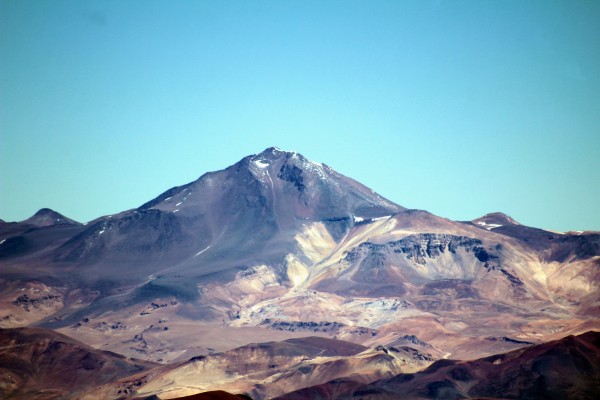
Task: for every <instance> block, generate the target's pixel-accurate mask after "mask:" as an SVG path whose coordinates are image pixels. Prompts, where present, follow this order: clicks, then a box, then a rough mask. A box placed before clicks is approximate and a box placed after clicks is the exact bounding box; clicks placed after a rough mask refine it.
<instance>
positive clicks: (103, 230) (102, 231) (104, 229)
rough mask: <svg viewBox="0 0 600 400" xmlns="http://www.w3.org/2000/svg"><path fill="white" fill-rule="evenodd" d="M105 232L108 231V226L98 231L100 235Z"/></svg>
mask: <svg viewBox="0 0 600 400" xmlns="http://www.w3.org/2000/svg"><path fill="white" fill-rule="evenodd" d="M104 232H106V227H105V226H104V227H102V230H101V231H100V232H98V235H102V234H103V233H104Z"/></svg>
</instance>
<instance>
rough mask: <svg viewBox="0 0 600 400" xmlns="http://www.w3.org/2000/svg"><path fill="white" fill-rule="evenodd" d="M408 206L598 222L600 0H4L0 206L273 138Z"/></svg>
mask: <svg viewBox="0 0 600 400" xmlns="http://www.w3.org/2000/svg"><path fill="white" fill-rule="evenodd" d="M269 146H277V147H280V148H282V149H284V150H295V151H298V152H300V153H302V154H304V155H305V156H306V157H307V158H309V159H311V160H314V161H320V162H324V163H326V164H328V165H330V166H331V167H332V168H334V169H336V170H337V171H338V172H340V173H343V174H345V175H348V176H350V177H353V178H354V179H357V180H359V181H360V182H362V183H364V184H366V185H367V186H369V187H371V188H372V189H374V190H375V191H377V192H378V193H380V194H381V195H383V196H385V197H387V198H389V199H390V200H392V201H394V202H396V203H398V204H400V205H403V206H405V207H409V208H420V209H425V210H428V211H430V212H433V213H434V214H437V215H440V216H443V217H446V218H450V219H455V220H469V219H473V218H476V217H479V216H481V215H483V214H485V213H487V212H492V211H503V212H505V213H507V214H509V215H511V216H512V217H513V218H515V219H516V220H517V221H520V222H522V223H525V224H527V225H531V226H536V227H542V228H547V229H555V230H562V231H566V230H586V229H589V230H600V208H599V205H600V2H599V1H593V0H589V1H586V0H566V1H552V0H543V1H522V0H520V1H483V0H481V1H479V0H477V1H323V0H321V1H307V0H302V1H264V2H263V1H252V0H244V1H239V2H238V1H214V2H213V1H181V0H180V1H153V0H149V1H121V0H119V1H97V2H96V1H81V0H76V1H61V0H56V1H41V0H40V1H27V0H18V1H17V0H0V218H1V219H4V220H6V221H14V220H22V219H25V218H27V217H29V216H31V215H32V214H33V213H35V212H36V211H37V210H38V209H39V208H42V207H49V208H52V209H54V210H56V211H58V212H60V213H63V214H65V215H66V216H67V217H70V218H73V219H76V220H79V221H82V222H84V221H88V220H91V219H93V218H96V217H98V216H101V215H106V214H112V213H116V212H119V211H123V210H125V209H129V208H133V207H137V206H139V205H141V204H142V203H144V202H146V201H148V200H150V199H151V198H154V197H155V196H157V195H158V194H160V193H161V192H163V191H164V190H166V189H168V188H170V187H172V186H175V185H180V184H184V183H187V182H190V181H192V180H195V179H196V178H198V177H199V176H200V175H202V174H203V173H205V172H208V171H213V170H218V169H222V168H225V167H227V166H229V165H231V164H233V163H235V162H236V161H238V160H239V159H241V158H242V157H244V156H246V155H249V154H255V153H258V152H260V151H262V150H263V149H265V148H266V147H269Z"/></svg>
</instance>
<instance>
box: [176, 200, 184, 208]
mask: <svg viewBox="0 0 600 400" xmlns="http://www.w3.org/2000/svg"><path fill="white" fill-rule="evenodd" d="M182 203H183V201H180V202H179V203H177V204H175V207H179V206H180V205H181V204H182Z"/></svg>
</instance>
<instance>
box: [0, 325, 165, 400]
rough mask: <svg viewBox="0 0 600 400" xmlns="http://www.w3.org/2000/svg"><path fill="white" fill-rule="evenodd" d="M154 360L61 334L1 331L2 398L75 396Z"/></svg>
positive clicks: (140, 368)
mask: <svg viewBox="0 0 600 400" xmlns="http://www.w3.org/2000/svg"><path fill="white" fill-rule="evenodd" d="M154 366H156V364H154V363H150V362H146V361H140V360H133V359H128V358H125V357H123V356H120V355H118V354H115V353H111V352H106V351H98V350H95V349H93V348H91V347H89V346H86V345H85V344H83V343H81V342H78V341H76V340H74V339H72V338H69V337H67V336H65V335H62V334H60V333H56V332H52V331H49V330H45V329H37V328H15V329H0V398H3V399H40V400H41V399H55V398H75V397H76V396H77V395H78V394H81V393H83V392H85V391H87V390H89V389H91V388H93V387H95V386H98V385H101V384H103V383H106V382H111V381H114V380H116V379H119V378H121V377H123V376H127V375H131V374H133V373H137V372H141V371H145V370H148V369H149V368H152V367H154Z"/></svg>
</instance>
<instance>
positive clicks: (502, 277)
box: [0, 148, 600, 399]
mask: <svg viewBox="0 0 600 400" xmlns="http://www.w3.org/2000/svg"><path fill="white" fill-rule="evenodd" d="M599 316H600V248H599V234H598V233H595V232H575V233H571V232H568V233H555V232H548V231H544V230H540V229H536V228H530V227H526V226H523V225H521V224H519V223H518V222H516V221H514V220H513V219H512V218H510V217H508V216H506V215H504V214H500V213H494V214H488V215H486V216H484V217H482V218H479V219H476V220H474V221H471V222H455V221H450V220H448V219H444V218H441V217H438V216H435V215H433V214H430V213H428V212H426V211H421V210H407V209H404V208H403V207H401V206H398V205H396V204H394V203H391V202H389V201H388V200H385V199H383V198H381V197H380V196H378V195H377V194H375V193H373V192H372V191H371V190H369V189H368V188H366V187H365V186H363V185H361V184H360V183H358V182H356V181H354V180H352V179H350V178H348V177H345V176H343V175H340V174H338V173H337V172H335V171H333V170H331V169H330V168H329V167H327V166H326V165H324V164H320V163H315V162H311V161H309V160H307V159H305V158H304V157H303V156H301V155H300V154H297V153H294V152H284V151H281V150H279V149H276V148H270V149H267V150H265V151H263V152H262V153H260V154H257V155H253V156H249V157H246V158H244V159H242V160H240V161H239V162H238V163H236V164H235V165H232V166H230V167H228V168H226V169H224V170H222V171H217V172H210V173H207V174H204V175H202V176H201V177H200V178H199V179H198V180H196V181H194V182H191V183H188V184H186V185H183V186H178V187H174V188H172V189H169V190H167V191H166V192H165V193H163V194H161V195H160V196H158V197H156V198H155V199H153V200H150V201H149V202H147V203H145V204H143V205H141V206H140V207H138V208H136V209H132V210H127V211H123V212H121V213H119V214H115V215H112V216H105V217H101V218H98V219H96V220H94V221H91V222H89V223H88V224H86V225H81V224H77V223H75V222H73V221H70V220H68V219H67V218H66V217H62V216H60V215H57V214H56V213H54V212H52V211H50V210H42V211H40V212H39V213H38V214H36V215H35V216H34V217H32V218H30V219H28V220H26V221H22V222H19V223H5V222H2V223H0V326H2V327H23V326H43V327H49V328H53V329H57V330H59V331H60V332H62V333H65V334H68V335H73V336H74V337H77V338H78V339H80V340H81V341H83V342H85V343H87V344H90V345H93V346H95V347H98V348H101V349H103V350H111V351H116V352H119V353H122V354H125V355H127V356H129V357H136V358H142V359H145V360H151V361H157V362H161V363H176V364H173V365H179V364H177V363H182V364H181V365H184V366H185V368H183V367H182V368H176V367H173V369H168V370H161V372H160V374H158V373H157V374H158V375H156V376H157V377H158V376H162V377H164V379H163V378H157V379H146V378H144V379H141V378H139V377H138V378H135V379H134V378H132V379H131V381H130V383H126V382H125V383H124V386H123V387H120V390H124V389H127V391H128V392H127V393H131V392H132V390H133V389H135V390H136V391H137V392H139V394H140V395H144V396H146V395H148V396H152V395H159V394H161V393H163V391H164V390H167V389H165V387H166V386H168V385H167V381H168V382H171V383H172V386H171V387H170V389H168V390H170V391H172V392H173V393H171V394H173V396H180V395H186V394H194V393H196V392H198V391H201V390H220V389H223V390H226V391H229V389H230V387H232V386H231V385H233V384H234V383H235V387H237V388H238V392H237V393H242V392H245V393H251V394H252V396H253V397H257V398H261V399H262V398H268V397H271V396H276V395H279V394H282V393H284V392H285V391H286V390H292V389H290V388H291V387H293V389H297V388H301V387H304V386H308V385H314V384H317V383H322V382H323V381H319V379H324V377H326V378H327V380H330V379H334V378H338V377H343V376H350V375H352V376H353V379H352V380H353V381H357V382H359V383H361V384H362V383H368V382H370V381H372V380H374V379H381V378H385V377H390V376H392V375H396V374H398V373H400V372H406V373H409V372H414V371H416V370H417V369H419V368H423V367H424V366H425V365H426V364H429V363H431V362H433V361H434V360H437V359H444V358H455V359H470V360H473V359H478V358H482V357H484V356H488V355H491V354H498V353H502V352H507V351H510V350H514V349H517V348H521V347H523V346H526V345H529V344H539V343H542V342H545V341H550V340H554V339H557V338H559V337H564V336H566V335H569V334H580V333H582V332H586V331H589V330H594V329H600V318H599ZM315 335H317V336H321V337H325V338H328V339H336V340H338V341H340V340H343V341H348V342H352V343H354V344H355V345H360V346H365V347H367V348H368V350H365V351H363V352H361V353H358V354H353V355H343V356H342V355H336V356H330V355H326V356H325V355H324V356H323V357H322V358H320V357H321V356H314V355H311V354H309V355H303V356H298V357H301V358H302V357H313V358H311V359H296V358H295V357H296V356H293V355H290V358H289V360H288V361H289V362H291V361H294V360H295V363H296V364H293V365H292V364H289V362H288V361H285V360H284V359H283V358H282V357H279V356H277V357H279V358H278V361H277V362H270V361H268V360H270V357H271V356H270V355H268V354H267V355H265V354H263V353H261V351H262V350H260V351H259V350H257V349H254V350H252V351H250V352H249V353H244V350H243V349H247V348H246V347H245V345H248V344H249V343H262V342H274V341H279V342H281V343H285V344H284V345H273V344H269V346H270V347H269V349H270V350H269V351H273V350H274V349H278V350H277V351H279V350H282V349H288V350H289V349H290V348H291V347H290V346H292V345H294V346H295V345H296V344H294V343H293V342H282V341H285V340H286V339H292V338H295V339H299V338H302V337H308V336H315ZM311 340H313V341H314V340H315V339H311ZM324 340H325V339H324ZM338 344H339V343H338ZM292 347H293V346H292ZM325 347H327V346H325ZM259 348H260V346H259ZM232 349H238V350H237V353H235V354H237V356H236V357H238V358H237V359H236V360H238V361H236V363H237V364H236V365H242V366H243V365H246V364H244V363H240V362H239V360H240V359H241V358H240V357H242V358H243V359H244V360H245V359H252V357H255V356H256V357H258V358H259V359H260V362H257V363H254V364H252V363H249V364H248V365H251V367H248V368H246V370H244V369H243V368H242V367H240V368H238V369H232V368H230V367H231V363H232V362H233V361H230V360H229V359H228V358H227V357H229V356H230V355H231V354H229V353H228V351H232ZM240 349H241V350H240ZM263 350H264V349H263ZM286 351H287V350H286ZM302 351H305V350H302ZM283 353H285V354H287V353H286V352H285V351H283ZM242 354H243V356H242ZM259 354H262V355H260V357H259ZM198 355H202V356H203V357H206V360H199V359H197V360H195V361H194V362H193V363H189V362H188V361H187V360H189V359H190V357H194V356H198ZM336 357H337V358H336ZM271 358H272V357H271ZM228 363H229V364H228ZM275 364H277V366H276V367H270V365H275ZM209 366H210V368H209ZM252 368H256V369H257V370H260V373H258V372H257V374H255V375H253V376H252V377H249V375H251V374H250V372H249V370H248V369H252ZM300 368H302V369H300ZM209 370H210V371H213V372H214V371H218V374H220V375H219V376H218V379H217V380H214V379H213V380H211V379H212V378H210V376H209V375H206V376H208V378H206V379H209V380H210V382H208V381H206V382H205V381H202V379H204V378H202V379H200V378H198V376H199V375H198V374H200V375H202V373H201V372H202V371H204V372H207V371H209ZM186 371H187V372H186ZM199 371H200V372H199ZM216 373H217V372H215V374H216ZM161 374H162V375H161ZM182 377H185V379H184V378H182ZM167 378H168V379H167ZM161 379H162V380H161ZM131 382H133V383H131ZM214 382H218V385H221V386H218V385H217V386H215V385H214V384H213V383H214ZM344 382H345V381H344ZM352 384H354V383H352ZM128 385H129V386H128ZM131 385H133V386H131ZM136 385H137V386H136ZM340 387H341V386H340ZM111 388H112V389H114V387H111ZM111 388H107V389H106V390H108V392H107V393H112V394H113V395H114V396H118V395H119V393H118V390H117V391H115V392H114V393H113V392H111V391H110V390H112V389H111ZM142 389H143V390H142ZM186 390H187V392H186ZM336 390H337V389H336ZM340 390H341V389H340ZM460 390H461V391H462V392H461V393H463V392H464V388H462V387H461V388H460Z"/></svg>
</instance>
